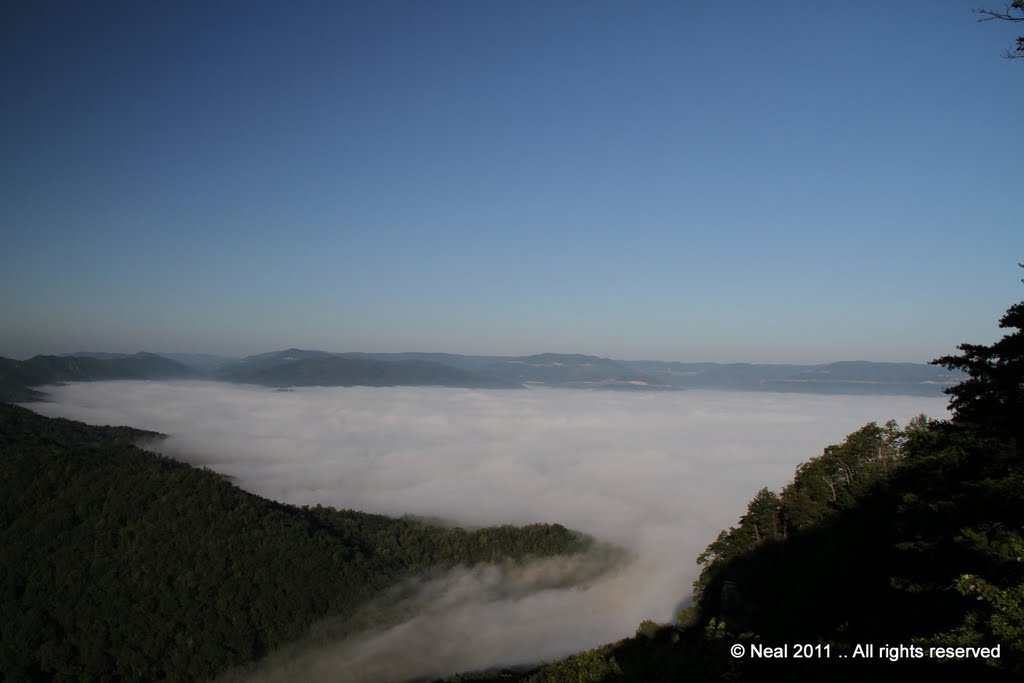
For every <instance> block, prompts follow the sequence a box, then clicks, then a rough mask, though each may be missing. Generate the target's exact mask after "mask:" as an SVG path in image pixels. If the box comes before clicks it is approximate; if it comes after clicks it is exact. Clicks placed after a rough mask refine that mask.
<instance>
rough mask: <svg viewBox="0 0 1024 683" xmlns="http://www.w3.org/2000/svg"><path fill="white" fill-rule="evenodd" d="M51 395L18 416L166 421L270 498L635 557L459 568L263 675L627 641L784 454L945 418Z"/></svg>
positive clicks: (720, 399)
mask: <svg viewBox="0 0 1024 683" xmlns="http://www.w3.org/2000/svg"><path fill="white" fill-rule="evenodd" d="M48 390H49V391H50V392H51V394H52V397H53V401H54V403H41V404H32V406H31V407H32V409H33V410H36V411H37V412H40V413H42V414H45V415H50V416H56V417H69V418H73V419H79V420H84V421H86V422H90V423H95V424H125V425H130V426H133V427H139V428H143V429H153V430H157V431H160V432H163V433H165V434H168V435H169V438H168V439H167V440H166V441H165V442H163V443H162V445H161V450H162V451H163V452H164V453H166V454H167V455H170V456H172V457H175V458H178V459H180V460H183V461H186V462H190V463H193V464H196V465H205V466H207V467H210V468H211V469H213V470H215V471H218V472H222V473H225V474H228V475H231V476H233V477H236V478H237V483H238V484H239V485H240V486H241V487H242V488H245V489H246V490H249V491H252V492H254V493H258V494H260V495H263V496H266V497H269V498H273V499H276V500H279V501H283V502H288V503H293V504H297V505H315V504H322V505H330V506H334V507H338V508H352V509H357V510H364V511H367V512H377V513H384V514H389V515H403V514H414V515H423V516H430V517H439V518H442V519H445V520H450V521H451V522H453V523H457V524H460V525H462V526H483V525H491V524H504V523H513V524H525V523H529V522H558V523H561V524H564V525H565V526H568V527H571V528H574V529H578V530H580V531H584V532H586V533H589V534H591V535H593V536H595V537H596V538H598V539H600V540H605V541H609V542H612V543H615V544H618V545H621V546H623V547H625V548H627V549H628V550H630V551H631V552H632V554H633V556H634V558H635V559H634V561H632V562H631V563H630V564H629V565H628V566H626V567H623V568H620V569H619V570H617V571H614V572H611V573H609V574H607V575H606V576H605V577H604V578H602V579H601V580H598V581H596V582H591V583H589V584H586V585H584V586H582V587H577V588H568V589H567V588H560V587H557V586H555V587H552V586H549V585H546V584H543V583H541V584H538V583H535V579H530V580H525V579H524V578H523V577H524V576H525V575H524V574H523V572H526V571H527V570H525V569H517V570H512V569H507V568H506V569H503V570H497V569H495V568H491V569H490V570H488V569H486V568H476V569H474V570H472V571H462V572H455V573H453V574H451V575H450V576H448V577H444V578H441V579H439V580H438V583H437V584H436V585H432V586H431V587H429V588H428V589H427V590H426V591H424V592H423V593H422V594H421V595H420V596H419V598H418V600H419V602H418V603H417V605H418V607H417V609H418V610H419V611H418V616H416V617H414V618H413V619H411V620H407V621H406V622H404V623H401V624H398V625H394V626H390V627H389V628H387V629H384V630H381V631H375V632H370V633H364V634H362V635H360V636H358V637H355V638H349V639H348V640H347V641H344V642H337V640H332V639H331V638H330V637H329V636H323V634H321V636H322V637H321V638H320V639H319V640H318V642H317V645H316V647H314V648H309V647H307V648H305V649H304V650H303V651H302V652H301V653H300V654H296V656H294V657H290V658H288V659H287V661H283V659H282V658H277V660H278V661H275V659H274V658H272V659H271V661H270V662H269V664H270V666H268V667H264V668H263V669H262V670H261V672H260V676H261V677H266V678H268V679H272V680H273V679H280V680H284V679H286V678H288V677H290V678H293V679H294V678H310V677H314V678H318V679H331V680H353V681H354V680H366V681H375V680H383V679H387V678H389V677H395V678H400V677H411V676H415V675H440V674H444V673H452V672H455V671H459V670H467V669H473V668H480V667H484V666H489V665H502V664H516V663H522V662H529V661H536V660H538V659H552V658H555V657H558V656H560V655H562V654H566V653H568V652H572V651H575V650H578V649H582V648H587V647H591V646H594V645H597V644H600V643H604V642H608V641H613V640H617V639H619V638H622V637H624V636H627V635H631V634H632V633H633V632H634V631H635V629H636V627H637V625H638V624H639V623H640V621H642V620H643V619H654V620H657V621H667V620H669V619H671V617H672V611H673V608H674V607H675V606H676V605H677V604H678V602H679V601H680V600H681V599H683V598H684V597H686V596H687V595H688V594H689V591H690V583H691V582H692V581H693V579H694V578H695V577H696V575H697V566H696V564H695V563H694V561H695V558H696V557H697V555H698V554H699V553H700V552H701V551H702V550H703V549H704V547H705V546H706V545H707V544H708V543H710V542H711V541H712V540H714V538H715V537H716V536H717V534H718V532H719V530H720V529H722V528H725V527H727V526H729V525H731V524H734V523H735V522H736V520H737V518H738V517H739V515H740V514H742V513H743V511H744V510H745V506H746V502H747V501H748V500H749V499H750V498H751V497H752V496H753V494H754V493H755V492H756V491H757V490H758V489H759V488H761V487H762V486H769V487H772V488H776V489H777V488H779V487H780V486H782V485H784V484H785V483H786V482H788V481H789V480H790V479H791V477H792V474H793V469H794V467H795V466H796V465H797V464H798V463H800V462H802V461H804V460H807V459H808V458H811V457H814V456H816V455H819V454H820V453H821V451H822V449H823V448H824V447H825V446H826V445H828V444H831V443H837V442H839V441H841V440H842V439H843V437H844V436H845V435H846V434H848V433H849V432H851V431H853V430H855V429H857V428H859V427H860V426H862V425H863V424H865V423H866V422H868V421H872V420H874V421H878V422H884V421H885V420H888V419H890V418H895V419H897V420H899V421H900V422H901V423H905V422H906V420H907V419H909V418H910V417H913V416H914V415H917V414H919V413H922V412H924V413H927V414H928V415H929V416H932V417H942V416H945V414H946V413H945V406H946V399H945V398H927V397H904V396H821V395H805V394H770V393H739V392H736V393H733V392H720V391H688V392H666V393H632V392H601V391H578V390H555V389H532V390H524V391H502V390H497V391H486V390H467V389H441V388H365V387H352V388H309V389H296V390H294V391H274V390H271V389H265V388H257V387H248V386H237V385H225V384H218V383H205V382H188V383H158V382H97V383H83V384H71V385H66V386H60V387H52V388H49V389H48ZM530 571H532V572H533V575H537V572H540V573H541V574H543V572H544V571H556V573H557V571H561V570H556V569H553V566H552V565H550V564H549V565H546V569H543V568H542V567H540V566H538V567H537V568H535V569H533V570H530ZM524 581H525V583H524ZM515 586H519V587H520V589H521V588H522V586H526V587H528V588H529V590H525V591H524V590H519V589H517V590H518V592H516V591H515V590H512V588H513V587H515ZM510 591H511V592H510Z"/></svg>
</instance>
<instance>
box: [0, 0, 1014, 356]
mask: <svg viewBox="0 0 1024 683" xmlns="http://www.w3.org/2000/svg"><path fill="white" fill-rule="evenodd" d="M973 7H974V3H972V2H959V1H957V0H950V1H948V2H939V3H936V2H934V1H926V0H908V1H906V2H900V3H891V2H881V1H866V2H858V3H822V2H820V1H819V2H803V1H799V0H795V1H793V2H783V3H770V4H767V5H766V4H752V5H749V6H737V5H736V4H735V3H721V2H710V1H703V2H698V1H695V2H644V3H623V2H608V1H604V0H595V1H593V2H567V1H564V0H554V1H552V2H543V3H541V2H536V3H523V2H500V1H495V2H458V1H452V2H440V1H439V2H411V1H410V2H393V1H387V0H385V1H382V2H361V1H360V2H314V1H308V2H294V3H271V2H265V3H253V2H247V3H242V2H218V3H201V2H175V3H132V2H108V3H78V2H52V3H39V2H28V1H27V0H15V1H13V2H6V3H3V5H2V6H0V245H2V249H0V253H2V262H3V268H0V355H3V356H9V357H15V358H25V357H28V356H31V355H33V354H36V353H62V352H72V351H80V350H93V351H119V352H134V351H138V350H148V351H167V352H172V351H173V352H189V351H191V352H209V353H219V354H228V355H240V354H248V353H258V352H264V351H269V350H273V349H282V348H287V347H300V348H315V349H324V350H329V351H378V352H386V351H414V350H418V351H447V352H453V353H478V354H504V355H520V354H529V353H539V352H564V353H588V354H595V355H600V356H608V357H614V358H625V359H643V358H646V359H660V360H682V361H723V362H728V361H750V362H805V363H816V362H828V361H834V360H843V359H864V360H879V361H916V362H925V361H928V360H930V359H931V358H934V357H936V356H939V355H943V354H946V353H950V352H952V350H953V348H954V347H955V346H956V345H957V344H960V343H963V342H973V343H989V342H991V341H993V340H994V339H996V338H998V336H999V331H998V329H997V327H996V324H995V322H996V320H997V319H998V317H999V316H1000V315H1001V314H1002V312H1003V311H1004V310H1005V309H1006V308H1007V306H1009V305H1010V304H1012V303H1014V302H1016V301H1018V300H1020V299H1021V291H1022V290H1021V285H1020V275H1021V273H1020V272H1019V270H1018V268H1017V267H1016V264H1017V262H1018V261H1021V260H1024V225H1022V212H1021V206H1020V200H1019V187H1018V183H1017V182H1015V181H1017V180H1018V177H1019V169H1018V168H1013V167H1011V164H1019V156H1020V155H1019V148H1018V147H1017V146H1016V145H1015V144H1014V143H1015V141H1016V140H1017V138H1018V136H1017V135H1015V131H1017V130H1019V124H1020V111H1021V105H1022V104H1024V87H1022V86H1024V63H1021V61H1024V60H1021V61H1012V60H1007V59H1002V58H1001V55H1002V53H1003V52H1004V51H1005V50H1007V49H1008V48H1010V47H1012V44H1013V39H1014V37H1015V35H1016V31H1015V30H1014V29H1015V27H1014V26H1011V25H1006V24H1000V23H999V22H988V23H978V22H977V16H975V15H972V14H971V9H972V8H973Z"/></svg>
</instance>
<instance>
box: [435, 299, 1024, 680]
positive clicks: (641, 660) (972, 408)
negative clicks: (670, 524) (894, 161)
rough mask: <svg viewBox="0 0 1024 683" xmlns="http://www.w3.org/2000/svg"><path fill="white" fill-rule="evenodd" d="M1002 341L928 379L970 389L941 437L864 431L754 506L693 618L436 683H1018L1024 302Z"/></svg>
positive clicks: (958, 393)
mask: <svg viewBox="0 0 1024 683" xmlns="http://www.w3.org/2000/svg"><path fill="white" fill-rule="evenodd" d="M1000 327H1002V328H1009V329H1011V330H1012V331H1011V332H1010V333H1009V334H1007V335H1006V336H1004V337H1003V338H1002V339H1001V340H1000V341H998V342H996V343H995V344H993V345H992V346H978V345H971V344H964V345H961V346H960V347H959V348H960V352H961V353H960V354H958V355H951V356H945V357H943V358H940V359H938V360H936V361H935V363H936V364H937V365H940V366H942V367H945V368H947V369H949V370H959V371H963V372H965V373H966V379H964V381H962V382H960V383H959V384H957V385H956V386H954V387H952V388H950V389H949V391H948V393H949V394H950V396H951V401H950V408H951V410H952V412H953V417H952V419H950V420H948V421H934V420H927V419H926V418H924V416H921V417H919V418H917V419H915V420H912V421H911V422H910V424H908V425H906V426H905V427H903V428H900V427H899V426H898V425H896V424H895V423H894V422H890V423H887V424H885V425H883V426H879V425H877V424H875V423H870V424H868V425H865V426H864V427H863V428H861V429H859V430H857V431H856V432H854V433H852V434H850V435H849V436H847V437H846V439H845V440H844V441H843V442H842V443H840V444H835V445H831V446H828V447H826V448H825V449H824V451H823V452H822V454H821V455H820V456H818V457H816V458H813V459H811V460H809V461H807V462H805V463H803V464H801V465H800V466H799V467H798V468H797V469H796V471H795V473H794V477H793V480H792V481H791V482H790V483H789V484H788V485H786V486H785V487H783V488H782V490H781V491H778V492H776V491H772V490H769V489H767V488H764V489H762V490H760V491H758V492H757V493H756V494H755V495H754V497H753V498H752V499H751V500H750V503H749V504H748V506H747V510H746V513H745V514H744V515H742V516H741V517H740V519H739V520H738V522H737V524H736V526H734V527H732V528H730V529H727V530H724V531H722V532H721V533H720V534H719V536H718V538H717V539H715V540H714V541H713V542H712V543H711V544H710V545H709V546H708V547H707V549H706V550H705V551H704V553H702V554H701V555H700V556H699V557H698V558H697V563H698V564H699V565H701V566H702V571H701V574H700V577H699V579H698V580H697V581H696V582H695V584H694V589H695V591H694V600H695V602H694V604H693V605H692V606H691V607H689V608H687V609H684V610H683V611H682V612H681V613H680V614H679V617H678V621H677V623H676V624H671V625H659V624H655V623H653V622H644V623H642V624H640V625H639V628H638V630H637V634H636V636H635V637H633V638H628V639H625V640H623V641H620V642H618V643H613V644H609V645H605V646H603V647H599V648H596V649H594V650H591V651H588V652H584V653H580V654H578V655H575V656H573V657H569V658H567V659H565V660H563V661H560V662H555V663H551V664H548V665H543V666H540V667H535V668H533V669H528V670H524V671H503V672H484V673H480V674H464V675H458V676H453V677H451V678H449V679H446V680H447V681H449V683H456V682H462V683H468V682H470V681H496V680H501V681H530V682H531V683H562V682H570V681H571V682H572V683H584V682H588V681H591V682H598V681H600V682H609V681H645V682H648V681H649V682H659V681H665V682H666V683H667V682H669V681H680V680H685V681H700V682H703V681H708V682H710V681H720V680H739V681H764V680H787V681H821V680H829V681H851V682H853V681H863V680H868V679H880V680H907V679H908V678H909V679H913V680H943V681H1003V680H1020V679H1021V678H1022V677H1024V564H1022V562H1021V558H1022V556H1024V302H1022V303H1019V304H1016V305H1014V306H1011V307H1010V309H1009V310H1008V311H1007V313H1006V315H1004V316H1003V318H1002V319H1001V320H1000ZM853 370H855V371H857V372H860V370H861V369H858V368H853ZM890 645H892V646H895V649H894V650H885V649H883V648H885V647H887V646H890ZM801 646H810V649H807V648H806V647H801ZM867 646H871V647H872V648H873V649H872V650H868V649H867ZM737 647H738V648H740V651H741V652H742V654H741V655H740V656H736V655H735V654H734V653H735V650H734V648H737ZM755 648H778V649H772V650H770V653H771V655H773V656H768V657H753V656H751V653H752V652H753V650H754V649H755ZM800 654H803V656H802V657H801V656H800Z"/></svg>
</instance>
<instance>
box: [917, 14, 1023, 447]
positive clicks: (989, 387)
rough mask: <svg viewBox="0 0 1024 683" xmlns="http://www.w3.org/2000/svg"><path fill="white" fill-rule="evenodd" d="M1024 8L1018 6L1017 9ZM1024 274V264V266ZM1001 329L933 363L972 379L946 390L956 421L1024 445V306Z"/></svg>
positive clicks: (1005, 319)
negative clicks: (999, 334)
mask: <svg viewBox="0 0 1024 683" xmlns="http://www.w3.org/2000/svg"><path fill="white" fill-rule="evenodd" d="M1020 3H1024V0H1017V2H1016V3H1015V4H1020ZM1020 266H1021V267H1022V268H1024V264H1020ZM999 327H1001V328H1003V329H1013V330H1015V331H1014V332H1012V333H1010V334H1007V335H1006V336H1004V337H1003V338H1002V339H1000V340H999V341H997V342H995V343H994V344H992V345H991V346H982V345H979V344H961V345H960V346H959V347H958V348H959V349H960V351H961V353H960V355H951V356H943V357H941V358H937V359H935V360H933V361H932V364H934V365H941V366H943V367H946V368H949V369H951V370H963V371H964V372H966V373H967V375H968V378H967V379H966V380H964V381H963V382H961V383H960V384H958V385H956V386H955V387H951V388H949V389H947V390H946V393H947V394H949V395H950V396H952V398H951V399H950V402H949V407H950V409H951V410H952V411H953V414H954V421H955V422H958V423H961V424H971V425H975V426H977V427H980V428H984V429H986V430H990V432H991V433H992V434H993V435H995V436H1005V437H1012V438H1016V439H1017V441H1018V443H1020V442H1021V441H1024V301H1022V302H1019V303H1016V304H1014V305H1013V306H1010V308H1009V309H1008V310H1007V311H1006V314H1005V315H1003V317H1002V318H1001V319H1000V320H999Z"/></svg>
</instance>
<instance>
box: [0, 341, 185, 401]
mask: <svg viewBox="0 0 1024 683" xmlns="http://www.w3.org/2000/svg"><path fill="white" fill-rule="evenodd" d="M100 355H101V356H102V357H96V356H95V355H74V356H33V357H32V358H29V359H28V360H23V361H18V360H12V359H10V358H0V400H2V401H31V400H38V399H40V398H41V397H42V395H41V394H40V393H39V392H37V391H33V390H32V389H30V388H29V387H34V386H42V385H45V384H56V383H60V382H89V381H96V380H111V379H188V378H195V377H198V376H199V373H198V372H197V371H196V370H194V369H192V368H190V367H188V366H185V365H183V364H181V363H179V362H177V361H174V360H171V359H170V358H164V357H163V356H158V355H156V354H153V353H145V352H140V353H136V354H133V355H121V354H100Z"/></svg>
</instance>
